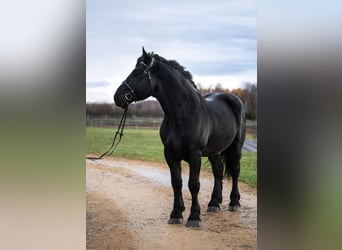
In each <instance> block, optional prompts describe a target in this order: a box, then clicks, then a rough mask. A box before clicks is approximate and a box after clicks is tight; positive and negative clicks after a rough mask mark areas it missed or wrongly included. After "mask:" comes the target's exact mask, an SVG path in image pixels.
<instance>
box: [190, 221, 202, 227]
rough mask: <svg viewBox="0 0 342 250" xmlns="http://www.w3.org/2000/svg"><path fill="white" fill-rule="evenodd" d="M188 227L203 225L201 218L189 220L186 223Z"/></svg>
mask: <svg viewBox="0 0 342 250" xmlns="http://www.w3.org/2000/svg"><path fill="white" fill-rule="evenodd" d="M186 226H187V227H201V226H202V221H200V220H188V222H187V223H186Z"/></svg>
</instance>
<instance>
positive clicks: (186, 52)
mask: <svg viewBox="0 0 342 250" xmlns="http://www.w3.org/2000/svg"><path fill="white" fill-rule="evenodd" d="M142 46H144V47H145V49H146V51H148V52H151V51H153V52H155V53H157V54H159V55H160V56H162V57H164V58H166V59H174V60H176V61H178V62H179V63H180V64H181V65H183V66H184V67H185V68H186V69H187V70H189V71H190V72H191V73H192V75H193V77H194V81H195V83H196V84H199V83H200V84H201V86H204V87H208V86H215V85H216V84H217V83H221V85H222V86H223V87H226V88H230V89H232V88H237V87H241V86H243V83H245V82H250V83H256V82H257V52H256V51H257V42H256V2H255V0H254V1H247V0H221V1H216V0H212V1H198V0H187V1H184V0H174V1H167V2H166V1H161V0H159V1H156V0H144V1H141V0H140V1H136V0H134V1H133V0H130V1H95V0H88V1H87V102H113V94H114V92H115V90H116V88H117V87H118V86H119V85H120V84H121V82H122V81H123V80H124V79H125V78H126V77H127V76H128V74H129V73H130V72H131V71H132V70H133V68H134V66H135V63H136V59H137V58H138V57H139V56H140V55H141V47H142Z"/></svg>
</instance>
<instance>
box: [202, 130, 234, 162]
mask: <svg viewBox="0 0 342 250" xmlns="http://www.w3.org/2000/svg"><path fill="white" fill-rule="evenodd" d="M234 137H235V133H233V131H231V133H227V134H226V135H225V136H223V135H213V136H211V137H209V139H208V143H207V145H206V146H205V147H204V148H203V149H202V156H211V155H216V154H220V153H221V152H222V151H224V150H225V149H226V148H227V147H229V145H230V144H231V143H232V142H233V140H234Z"/></svg>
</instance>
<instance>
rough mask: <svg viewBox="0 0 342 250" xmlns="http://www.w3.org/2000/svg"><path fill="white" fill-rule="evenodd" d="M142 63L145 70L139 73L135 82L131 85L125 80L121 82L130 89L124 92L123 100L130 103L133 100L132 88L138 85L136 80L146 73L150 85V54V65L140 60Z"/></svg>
mask: <svg viewBox="0 0 342 250" xmlns="http://www.w3.org/2000/svg"><path fill="white" fill-rule="evenodd" d="M140 63H141V64H142V65H144V66H145V70H144V71H143V72H142V73H141V75H140V76H139V77H138V79H137V80H136V81H135V83H134V84H133V87H131V86H130V85H129V84H128V83H127V82H126V80H125V81H124V82H123V84H124V85H125V86H126V87H127V88H128V89H129V90H130V93H128V94H125V100H126V102H127V103H131V102H132V101H133V94H134V90H135V88H136V86H137V85H138V83H139V82H138V81H139V80H140V78H141V77H142V76H143V75H144V74H147V76H148V80H149V82H150V85H151V86H152V82H151V73H150V68H151V67H152V66H153V64H154V57H153V56H152V61H151V63H150V65H146V64H145V63H144V62H143V61H141V62H140Z"/></svg>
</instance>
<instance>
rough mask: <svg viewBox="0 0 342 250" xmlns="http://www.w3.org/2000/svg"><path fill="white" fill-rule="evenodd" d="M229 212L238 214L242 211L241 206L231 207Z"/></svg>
mask: <svg viewBox="0 0 342 250" xmlns="http://www.w3.org/2000/svg"><path fill="white" fill-rule="evenodd" d="M228 211H231V212H238V211H240V206H239V205H235V206H231V205H229V207H228Z"/></svg>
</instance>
